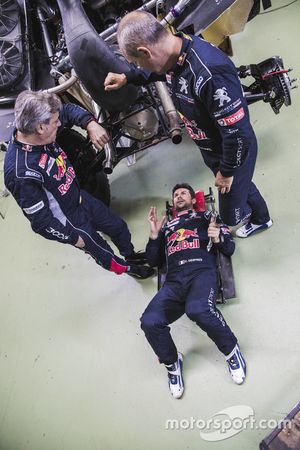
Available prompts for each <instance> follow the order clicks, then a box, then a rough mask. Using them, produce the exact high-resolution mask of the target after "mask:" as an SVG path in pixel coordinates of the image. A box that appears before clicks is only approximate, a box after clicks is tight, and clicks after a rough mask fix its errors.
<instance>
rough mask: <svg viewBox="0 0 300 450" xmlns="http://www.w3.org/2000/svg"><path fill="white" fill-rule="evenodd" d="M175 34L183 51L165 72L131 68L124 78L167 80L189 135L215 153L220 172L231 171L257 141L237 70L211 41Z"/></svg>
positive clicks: (140, 82)
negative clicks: (156, 72) (150, 71)
mask: <svg viewBox="0 0 300 450" xmlns="http://www.w3.org/2000/svg"><path fill="white" fill-rule="evenodd" d="M178 36H180V37H181V39H182V49H181V54H180V56H179V58H178V60H177V64H176V66H175V67H174V68H173V69H172V70H170V71H169V72H168V73H167V74H166V76H162V75H158V74H154V73H151V74H149V73H147V72H144V71H142V70H140V69H137V68H135V67H132V69H131V71H130V72H129V73H128V74H126V77H127V80H128V82H132V83H134V84H136V85H142V84H146V83H149V82H152V81H157V80H163V79H165V80H166V81H167V83H168V85H169V86H170V88H171V92H172V98H173V101H174V104H175V107H176V109H177V111H178V113H179V115H180V117H181V119H182V121H183V122H184V125H185V128H186V130H187V132H188V134H189V135H190V137H191V138H192V139H193V140H194V141H195V143H196V144H197V146H198V147H199V148H200V150H202V151H204V152H212V153H214V154H217V155H218V157H219V160H220V165H219V168H218V169H219V170H220V171H221V174H222V175H223V176H226V177H229V176H232V175H234V173H235V171H236V170H237V169H238V167H239V166H241V165H242V164H243V162H244V160H245V158H246V156H247V154H248V150H249V147H250V145H251V143H252V142H253V139H254V140H255V135H254V131H253V129H252V126H251V124H250V121H249V111H248V106H247V103H246V100H245V98H244V96H243V90H242V86H241V83H240V80H239V78H238V75H237V70H236V68H235V66H234V64H233V63H232V61H231V60H230V59H229V58H228V57H227V56H226V55H225V54H224V53H223V52H222V51H221V50H219V49H218V48H216V47H215V46H213V45H212V44H210V43H209V42H206V41H204V40H203V39H201V38H199V37H197V36H190V35H185V34H179V35H178Z"/></svg>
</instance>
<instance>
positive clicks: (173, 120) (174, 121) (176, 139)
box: [154, 81, 182, 144]
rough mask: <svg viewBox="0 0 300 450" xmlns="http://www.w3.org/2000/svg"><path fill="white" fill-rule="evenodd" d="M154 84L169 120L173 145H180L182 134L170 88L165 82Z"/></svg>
mask: <svg viewBox="0 0 300 450" xmlns="http://www.w3.org/2000/svg"><path fill="white" fill-rule="evenodd" d="M154 84H155V87H156V90H157V93H158V96H159V98H160V101H161V104H162V107H163V110H164V112H165V114H166V116H167V117H168V120H169V128H170V136H171V139H172V142H173V144H179V143H180V142H181V141H182V132H181V126H180V123H179V120H178V114H177V111H176V108H175V105H174V103H173V100H172V99H171V96H170V94H169V91H168V88H167V86H166V84H165V83H164V82H163V81H156V82H155V83H154Z"/></svg>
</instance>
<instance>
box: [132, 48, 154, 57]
mask: <svg viewBox="0 0 300 450" xmlns="http://www.w3.org/2000/svg"><path fill="white" fill-rule="evenodd" d="M136 50H137V52H138V54H139V57H140V58H144V59H150V58H151V51H150V50H149V48H147V47H143V46H140V47H138V48H137V49H136Z"/></svg>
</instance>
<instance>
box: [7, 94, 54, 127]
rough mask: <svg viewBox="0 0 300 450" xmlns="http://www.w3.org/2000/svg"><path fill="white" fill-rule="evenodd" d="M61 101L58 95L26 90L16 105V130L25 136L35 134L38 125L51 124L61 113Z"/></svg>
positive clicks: (18, 98) (19, 96)
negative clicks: (54, 115)
mask: <svg viewBox="0 0 300 450" xmlns="http://www.w3.org/2000/svg"><path fill="white" fill-rule="evenodd" d="M60 108H61V101H60V99H59V97H58V96H57V95H56V94H48V93H47V92H43V91H36V92H35V91H30V90H26V91H23V92H21V93H20V94H19V95H18V97H17V99H16V103H15V123H16V128H17V129H18V130H19V131H20V132H21V133H23V134H33V133H35V131H36V128H37V126H38V124H40V123H49V122H50V119H51V117H52V115H53V114H55V113H57V112H59V110H60Z"/></svg>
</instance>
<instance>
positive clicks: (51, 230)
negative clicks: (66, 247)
mask: <svg viewBox="0 0 300 450" xmlns="http://www.w3.org/2000/svg"><path fill="white" fill-rule="evenodd" d="M40 176H41V177H42V175H41V174H40ZM8 189H9V190H10V191H11V193H12V195H13V196H14V198H15V199H16V201H17V203H18V205H19V206H20V207H21V208H22V211H23V213H24V215H25V216H26V217H27V219H28V220H29V221H30V223H31V227H32V229H33V231H34V232H35V233H38V234H40V235H41V236H43V237H45V238H46V239H50V240H53V241H58V242H61V243H63V244H71V245H75V244H76V242H77V240H78V237H79V235H78V232H77V231H76V230H74V228H73V227H72V226H71V225H70V224H69V223H68V221H67V219H66V220H65V222H64V223H62V221H60V220H58V219H57V218H56V217H54V216H53V214H52V211H51V209H50V208H49V200H48V197H47V195H46V193H45V191H44V190H43V188H42V178H41V179H40V180H38V177H37V176H36V177H35V179H30V178H18V179H16V180H15V182H14V185H13V186H8Z"/></svg>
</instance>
